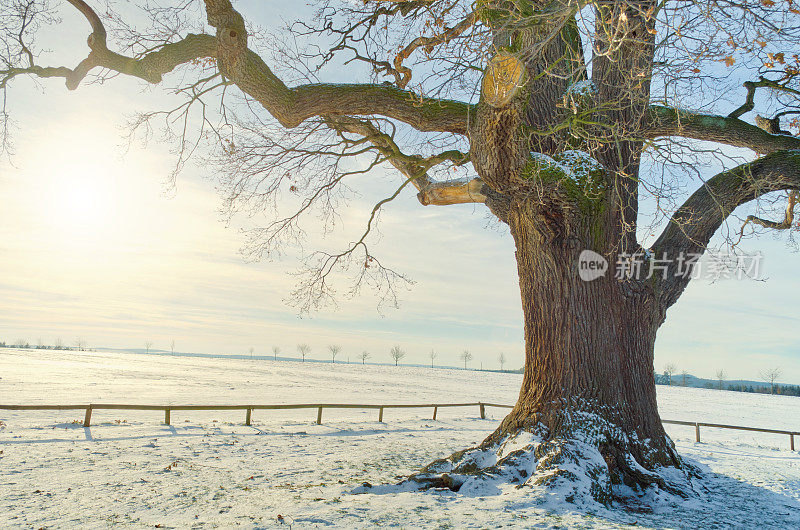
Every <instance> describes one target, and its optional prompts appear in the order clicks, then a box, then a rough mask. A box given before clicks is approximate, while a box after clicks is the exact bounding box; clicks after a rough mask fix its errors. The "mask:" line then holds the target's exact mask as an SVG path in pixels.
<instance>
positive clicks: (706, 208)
mask: <svg viewBox="0 0 800 530" xmlns="http://www.w3.org/2000/svg"><path fill="white" fill-rule="evenodd" d="M781 190H792V191H797V190H800V151H779V152H776V153H772V154H770V155H767V156H765V157H763V158H760V159H758V160H755V161H753V162H751V163H748V164H742V165H740V166H738V167H736V168H734V169H731V170H729V171H725V172H723V173H719V174H718V175H716V176H714V177H712V178H711V179H709V180H708V181H707V182H705V183H704V184H703V186H702V187H701V188H700V189H698V190H697V191H696V192H694V193H693V194H692V195H691V197H689V198H688V199H687V200H686V202H684V203H683V205H682V206H681V207H680V208H678V210H677V211H676V212H675V214H674V215H673V217H672V219H671V220H670V223H669V225H668V226H667V227H666V228H665V229H664V231H663V232H662V233H661V236H660V237H659V238H658V239H657V240H656V242H655V244H654V245H653V247H652V249H651V250H652V251H653V253H654V254H655V256H657V257H659V258H660V257H662V256H664V255H666V256H667V257H668V258H670V262H669V263H670V265H669V267H670V270H668V271H667V274H666V275H665V279H664V281H663V283H662V285H661V303H662V307H663V308H664V309H666V308H667V307H669V306H671V305H672V304H674V303H675V302H676V301H677V299H678V297H679V296H680V295H681V293H682V292H683V290H684V289H685V288H686V285H688V283H689V281H690V279H691V278H690V275H681V274H678V273H677V267H678V262H677V261H676V259H675V258H677V257H678V256H680V255H688V254H694V253H702V252H704V251H705V249H706V246H707V245H708V242H709V241H710V240H711V237H712V236H713V235H714V233H715V232H716V231H717V230H718V229H719V227H720V226H721V225H722V223H723V222H724V221H725V219H726V218H727V217H728V216H729V215H730V214H731V213H732V212H733V210H735V209H736V208H737V207H738V206H740V205H742V204H744V203H746V202H749V201H752V200H754V199H757V198H758V197H761V196H762V195H765V194H767V193H771V192H775V191H781Z"/></svg>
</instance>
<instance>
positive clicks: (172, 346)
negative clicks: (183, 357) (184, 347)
mask: <svg viewBox="0 0 800 530" xmlns="http://www.w3.org/2000/svg"><path fill="white" fill-rule="evenodd" d="M169 351H170V352H171V353H172V355H175V339H172V340H171V341H170V343H169Z"/></svg>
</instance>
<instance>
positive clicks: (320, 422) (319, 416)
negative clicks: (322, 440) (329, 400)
mask: <svg viewBox="0 0 800 530" xmlns="http://www.w3.org/2000/svg"><path fill="white" fill-rule="evenodd" d="M317 425H322V407H320V408H319V409H317Z"/></svg>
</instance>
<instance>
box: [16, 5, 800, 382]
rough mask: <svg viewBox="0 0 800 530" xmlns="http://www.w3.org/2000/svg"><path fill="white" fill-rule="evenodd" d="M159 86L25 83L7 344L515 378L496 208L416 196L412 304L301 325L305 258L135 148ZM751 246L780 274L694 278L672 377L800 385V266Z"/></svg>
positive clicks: (385, 232)
mask: <svg viewBox="0 0 800 530" xmlns="http://www.w3.org/2000/svg"><path fill="white" fill-rule="evenodd" d="M292 15H293V14H292V13H287V14H286V16H287V17H289V16H292ZM67 27H68V25H62V26H60V28H67ZM78 29H79V30H80V31H78V30H74V31H73V30H69V29H63V31H64V33H65V34H64V35H63V36H62V35H59V38H61V39H63V41H69V42H76V43H78V44H76V46H75V48H74V49H73V50H72V52H73V53H74V54H78V53H83V48H82V43H83V42H85V35H84V36H83V37H81V36H80V35H81V32H82V31H83V30H82V27H78ZM63 51H64V54H65V55H67V56H68V55H69V53H67V52H69V51H70V50H68V49H65V50H63ZM77 56H78V55H73V57H77ZM161 94H163V91H161V90H160V89H159V88H158V87H156V88H152V87H144V86H143V85H142V84H140V83H138V82H136V81H132V80H129V79H115V80H113V81H111V82H108V83H106V84H105V85H102V86H97V85H91V86H83V87H81V88H80V89H79V90H77V91H75V92H69V91H67V90H66V88H65V87H64V85H63V82H61V81H58V80H55V81H45V82H42V83H36V82H34V81H31V80H25V79H20V80H18V81H17V82H15V83H14V84H13V86H12V87H11V89H10V91H9V103H10V105H11V107H10V109H11V112H12V116H13V118H14V119H15V121H16V124H17V127H16V129H15V131H14V133H13V134H14V136H13V138H14V142H15V145H16V149H15V153H14V155H13V156H12V157H11V158H10V159H4V160H2V161H0V197H3V207H2V208H0V253H2V256H3V259H2V260H0V301H2V303H0V340H5V341H6V342H9V341H14V340H16V339H19V338H22V339H25V340H27V341H30V342H31V343H32V344H35V343H36V342H37V341H39V340H41V341H42V342H44V343H45V344H52V343H53V342H54V341H55V340H57V339H58V338H60V339H61V340H62V341H63V342H64V343H66V344H71V343H73V342H74V341H75V340H76V338H79V337H80V338H82V339H84V340H85V341H86V342H87V343H88V345H89V346H91V347H115V348H144V345H145V343H146V342H150V341H152V342H153V344H154V346H153V347H154V348H157V349H169V347H170V343H171V341H173V340H174V341H175V344H176V346H175V348H176V350H178V351H185V352H203V353H221V354H244V353H246V352H248V351H249V349H250V348H254V350H255V353H256V354H260V355H270V354H271V353H272V347H273V346H279V347H280V348H281V351H282V355H285V356H292V355H296V345H297V344H299V343H308V344H309V345H310V346H311V348H312V350H311V353H310V357H311V358H316V359H327V358H329V355H328V352H327V346H328V345H330V344H339V345H341V346H342V347H343V352H342V353H341V354H340V356H339V359H342V360H346V359H347V358H350V359H351V360H353V361H355V359H356V358H357V356H358V355H359V354H360V353H361V352H362V351H364V350H366V351H368V352H370V354H371V358H370V360H371V361H373V362H390V357H389V349H390V348H391V347H392V346H393V345H395V344H397V345H400V346H401V347H402V348H403V349H404V350H405V351H406V352H407V356H406V358H405V359H404V361H405V362H408V363H420V364H424V363H428V362H429V358H428V352H430V351H431V349H434V350H435V351H436V352H438V357H437V360H436V363H437V364H440V365H453V366H457V365H459V363H460V361H459V359H458V356H459V354H460V353H461V352H462V351H463V350H465V349H468V350H469V351H470V352H471V353H472V354H473V356H474V360H473V361H472V362H471V365H472V366H473V367H476V368H477V367H481V366H482V367H484V368H498V367H499V365H498V361H497V357H498V355H499V353H500V352H503V353H504V354H505V356H506V357H507V358H508V359H509V361H508V363H507V364H506V367H507V368H508V367H512V368H517V367H519V366H521V365H522V351H523V337H522V310H521V304H520V300H519V290H518V285H517V275H516V266H515V262H514V246H513V242H512V240H511V238H510V236H509V234H508V232H507V230H505V229H504V228H503V227H501V226H499V225H498V224H497V223H495V222H493V221H492V220H491V218H490V216H489V215H488V212H487V210H486V208H485V207H484V206H481V205H459V206H450V207H423V206H421V205H420V204H419V203H418V202H417V200H416V197H415V194H414V193H413V192H412V191H410V190H409V191H408V192H407V193H405V194H404V195H403V196H402V197H400V198H399V199H398V200H396V201H394V202H393V203H392V204H391V205H389V207H387V208H386V209H385V211H384V213H383V214H382V217H381V226H380V234H381V237H380V241H379V242H378V243H377V245H376V246H375V248H374V250H375V252H376V253H377V254H378V255H379V256H380V258H381V259H382V260H383V261H385V262H386V263H387V264H389V265H391V266H392V268H394V269H397V270H399V271H400V272H402V273H404V274H407V275H408V276H409V277H410V278H411V279H413V281H414V284H413V285H411V286H410V287H409V288H408V289H405V288H404V289H401V291H400V307H399V309H392V308H385V307H384V308H382V309H380V310H379V309H377V308H376V299H375V297H374V296H371V295H370V293H364V294H363V296H359V297H357V298H355V299H346V298H341V299H339V300H338V305H337V306H336V307H334V308H327V309H324V310H322V311H320V312H316V313H312V314H311V315H305V316H302V317H301V316H300V315H299V314H298V312H297V309H296V308H294V307H292V306H291V305H290V304H288V303H287V296H288V295H289V293H290V292H291V290H292V288H293V286H294V284H295V281H296V279H295V277H294V276H293V275H292V273H293V272H295V271H296V270H297V269H298V265H299V263H298V259H297V258H298V253H297V252H295V251H289V252H288V253H287V254H286V255H285V256H284V258H283V259H280V260H264V261H258V262H248V261H247V260H245V259H244V258H243V257H242V255H241V254H240V252H239V251H240V249H241V247H242V246H243V245H244V243H245V237H244V235H243V234H242V233H241V231H240V229H241V228H242V226H244V224H245V222H244V221H241V222H240V221H238V220H236V219H235V220H234V221H233V222H232V223H226V222H225V221H224V219H223V218H222V216H221V214H220V206H221V201H220V198H219V195H218V193H217V192H216V191H215V185H214V175H213V174H210V172H209V170H208V169H207V168H206V167H203V166H202V165H201V164H198V165H189V166H188V167H187V168H186V170H185V171H184V172H183V173H182V174H181V175H180V177H179V180H178V182H177V188H176V189H175V190H170V189H168V187H167V186H166V185H165V179H166V177H167V175H168V174H169V172H170V170H171V168H172V164H173V162H174V158H173V157H172V155H171V152H170V149H169V147H170V146H169V145H165V144H164V143H163V142H159V141H154V142H150V143H149V144H147V145H146V146H142V145H141V144H140V143H134V144H133V145H132V146H130V147H126V145H125V141H124V138H123V137H124V132H125V127H124V125H125V123H126V120H127V119H128V118H129V117H130V115H131V114H133V113H134V112H136V111H141V110H148V109H152V108H154V107H158V106H159V104H163V102H164V100H163V99H162V98H163V96H162V95H161ZM383 173H384V174H383V175H381V177H382V178H378V179H376V178H374V177H370V179H369V181H366V180H365V181H362V183H363V184H364V189H363V190H362V191H363V195H362V196H361V197H359V198H356V199H355V200H353V201H352V202H351V203H350V204H349V206H348V207H347V208H346V209H345V210H344V211H343V212H342V218H343V219H342V223H341V226H340V228H339V230H338V231H337V232H334V233H333V234H331V235H328V236H323V235H322V234H314V233H312V234H311V236H310V237H311V239H310V241H309V245H308V247H309V248H311V247H313V246H314V245H315V244H317V245H321V246H324V245H325V244H329V243H330V242H331V241H337V242H340V243H341V244H345V243H347V242H348V241H350V240H351V239H352V237H351V234H353V233H354V230H358V229H359V228H361V227H362V226H363V222H364V220H365V219H366V217H367V215H368V212H369V209H370V208H371V207H372V204H373V203H374V198H375V197H376V196H380V194H381V193H383V194H385V193H387V191H391V190H392V189H393V188H392V187H391V186H392V184H393V183H394V182H396V176H395V175H394V174H393V173H391V172H390V171H389V170H386V171H384V172H383ZM393 179H395V180H393ZM689 191H690V190H689ZM256 221H257V219H256ZM247 222H248V223H249V222H251V221H247ZM748 248H749V249H750V250H760V251H761V253H762V254H763V260H762V263H761V264H762V271H761V272H762V277H763V278H765V281H753V280H747V279H745V280H736V279H732V280H724V281H719V282H716V283H713V284H712V283H711V282H709V281H708V280H704V279H701V280H695V281H694V282H692V283H691V284H690V286H689V288H688V289H687V291H686V292H685V294H684V295H683V297H682V298H681V300H680V301H679V302H678V303H677V304H676V305H675V306H674V307H673V308H671V309H670V310H669V313H668V315H667V321H666V323H665V324H664V325H663V326H662V328H661V330H660V331H659V334H658V340H657V343H656V361H655V368H656V369H657V370H659V371H660V370H661V369H663V366H664V365H665V364H666V363H674V364H676V365H677V367H678V370H679V371H681V370H687V371H689V372H690V373H692V374H695V375H697V376H701V377H709V378H713V377H715V373H716V371H717V370H720V369H724V370H725V372H726V374H727V376H728V378H729V379H758V378H759V375H758V374H759V371H762V370H764V369H766V368H772V367H780V368H781V369H782V371H783V376H782V379H783V380H784V381H786V382H792V383H800V337H798V335H797V333H796V329H797V327H798V323H800V309H798V305H797V303H796V299H797V295H798V293H800V280H798V279H797V275H796V274H795V271H796V265H797V260H798V258H800V256H798V255H797V254H796V253H794V252H792V250H791V248H790V246H789V245H787V243H786V238H785V237H784V236H783V235H782V236H780V237H772V236H770V235H767V236H765V237H762V238H761V239H760V240H759V241H758V242H757V244H753V243H750V244H749V247H748Z"/></svg>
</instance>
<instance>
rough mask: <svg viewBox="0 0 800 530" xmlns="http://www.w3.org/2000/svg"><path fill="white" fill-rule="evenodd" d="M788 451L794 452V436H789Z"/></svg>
mask: <svg viewBox="0 0 800 530" xmlns="http://www.w3.org/2000/svg"><path fill="white" fill-rule="evenodd" d="M789 449H791V450H792V451H794V434H790V435H789Z"/></svg>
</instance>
